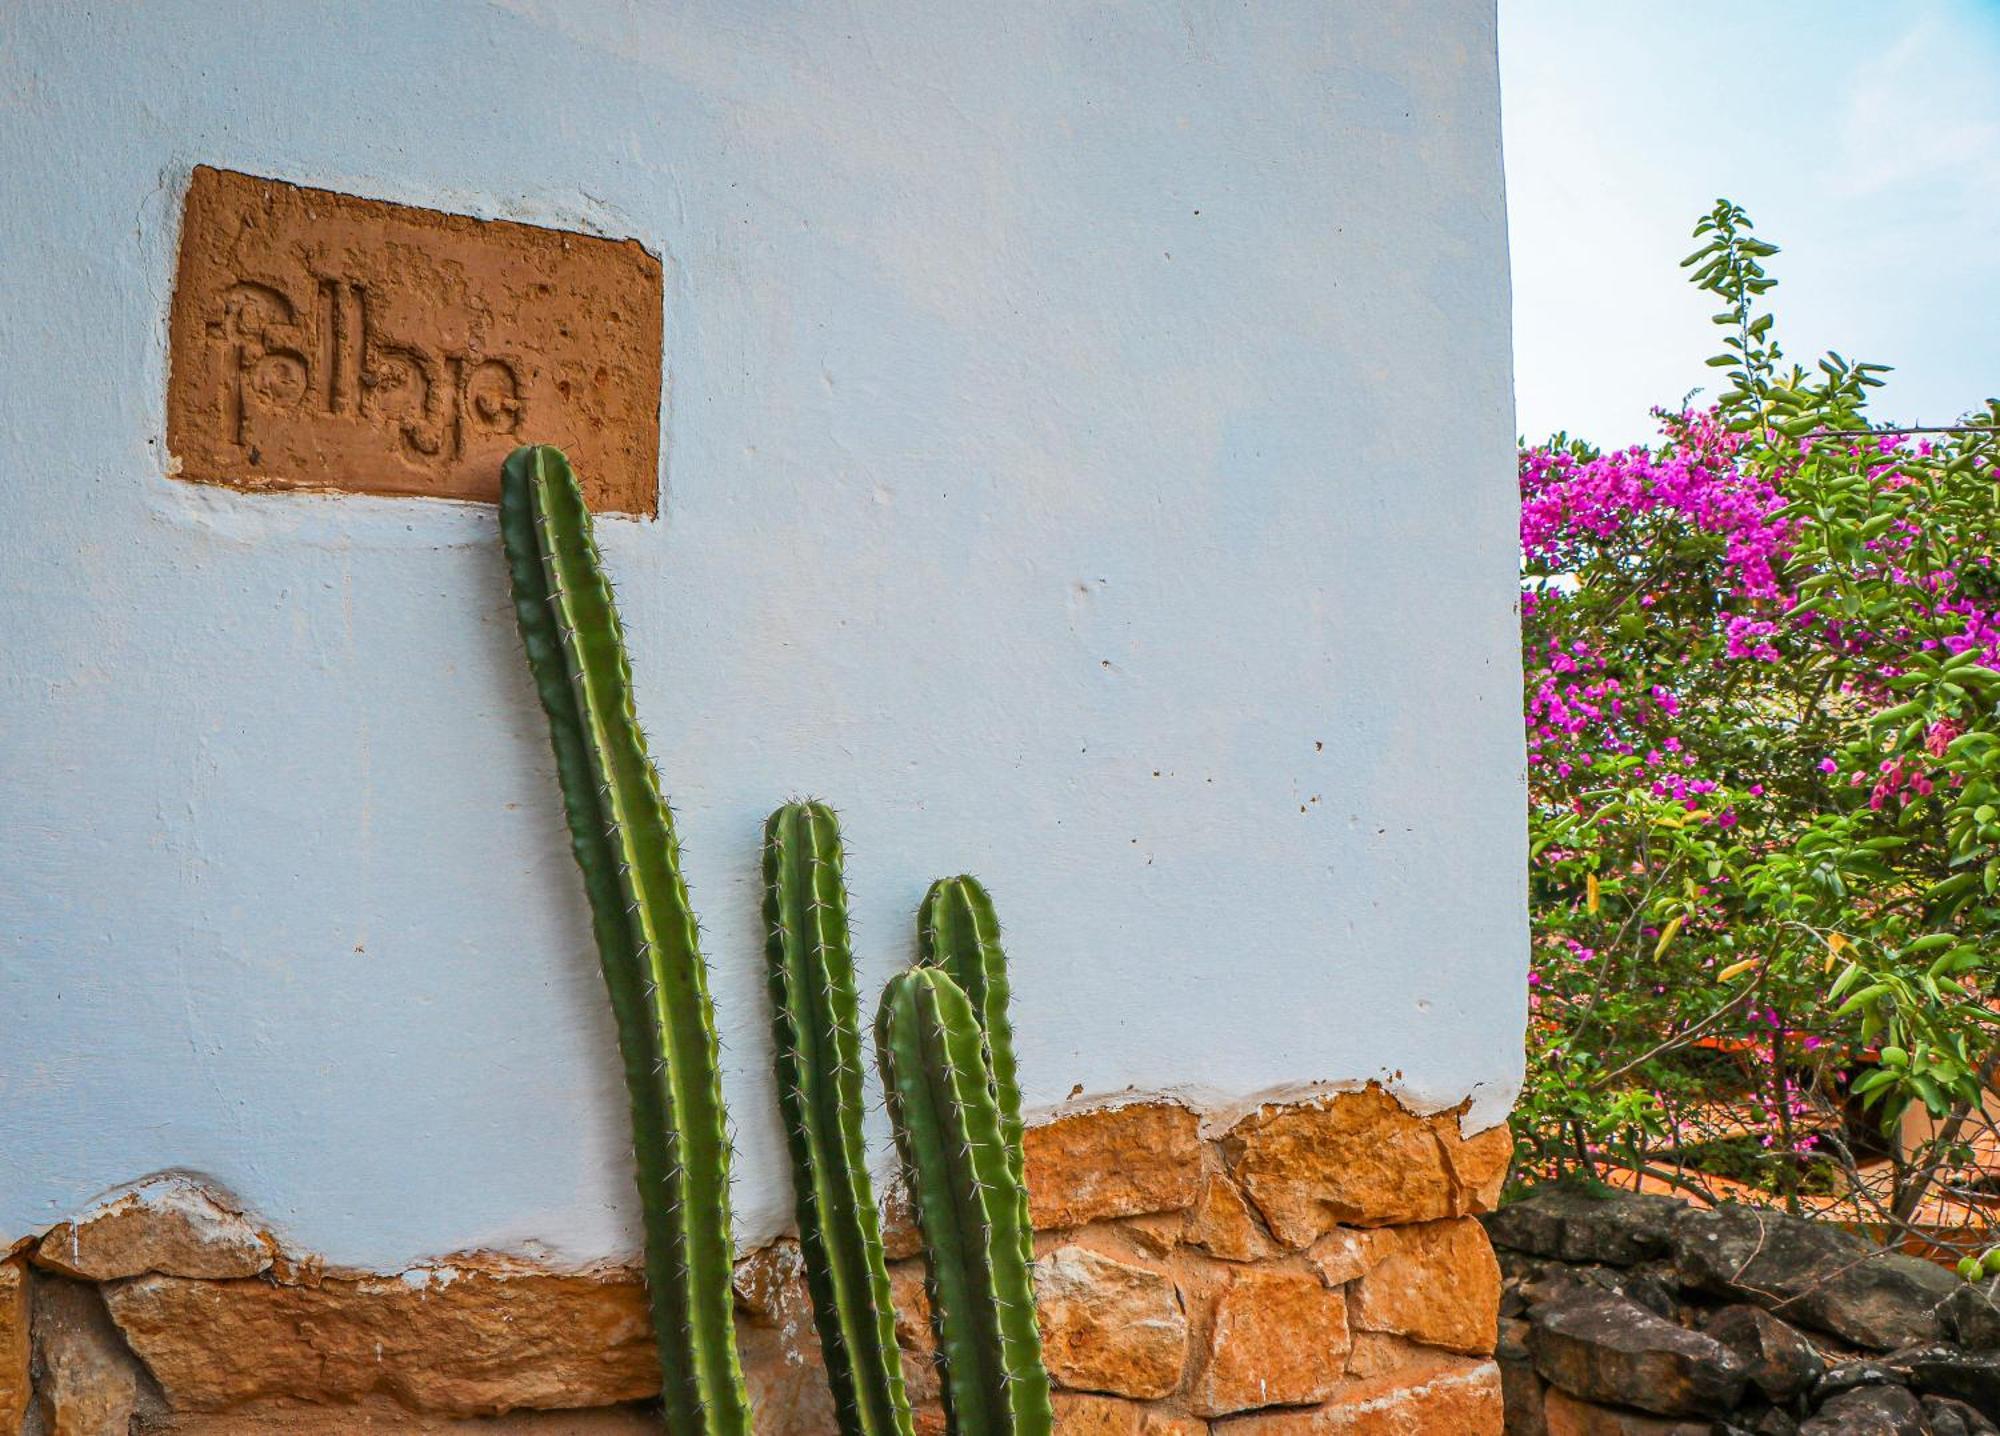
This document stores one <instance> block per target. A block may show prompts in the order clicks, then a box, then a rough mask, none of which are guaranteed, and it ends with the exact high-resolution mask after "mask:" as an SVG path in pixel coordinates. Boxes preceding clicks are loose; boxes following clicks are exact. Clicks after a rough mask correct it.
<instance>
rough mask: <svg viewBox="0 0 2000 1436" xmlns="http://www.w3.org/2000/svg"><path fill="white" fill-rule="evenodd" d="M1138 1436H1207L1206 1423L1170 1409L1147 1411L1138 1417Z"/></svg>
mask: <svg viewBox="0 0 2000 1436" xmlns="http://www.w3.org/2000/svg"><path fill="white" fill-rule="evenodd" d="M1139 1436H1208V1423H1207V1422H1206V1421H1199V1420H1196V1419H1195V1418H1194V1417H1192V1416H1176V1415H1174V1414H1173V1413H1172V1412H1170V1411H1148V1412H1147V1413H1146V1414H1145V1415H1144V1416H1142V1417H1140V1418H1139Z"/></svg>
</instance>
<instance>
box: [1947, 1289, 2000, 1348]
mask: <svg viewBox="0 0 2000 1436" xmlns="http://www.w3.org/2000/svg"><path fill="white" fill-rule="evenodd" d="M1944 1319H1945V1323H1946V1325H1948V1326H1949V1327H1950V1328H1951V1339H1952V1340H1953V1341H1954V1342H1956V1343H1957V1344H1958V1345H1960V1346H1966V1347H1970V1348H1971V1349H1972V1350H1974V1351H1993V1350H1996V1349H2000V1276H1990V1277H1987V1278H1986V1279H1985V1280H1984V1281H1969V1282H1966V1283H1964V1284H1963V1285H1961V1286H1960V1287H1959V1289H1958V1290H1957V1291H1955V1292H1953V1293H1952V1294H1951V1300H1949V1301H1947V1302H1946V1303H1945V1307H1944Z"/></svg>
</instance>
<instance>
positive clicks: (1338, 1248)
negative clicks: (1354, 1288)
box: [1306, 1227, 1396, 1286]
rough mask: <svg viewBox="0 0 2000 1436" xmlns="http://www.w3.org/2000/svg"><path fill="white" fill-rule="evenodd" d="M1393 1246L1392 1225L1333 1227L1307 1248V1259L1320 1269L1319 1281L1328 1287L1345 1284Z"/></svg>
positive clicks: (1394, 1234) (1379, 1258)
mask: <svg viewBox="0 0 2000 1436" xmlns="http://www.w3.org/2000/svg"><path fill="white" fill-rule="evenodd" d="M1395 1245H1396V1232H1395V1229H1394V1228H1392V1227H1335V1228H1334V1229H1333V1230H1332V1231H1330V1232H1328V1233H1327V1234H1326V1235H1325V1236H1323V1237H1321V1238H1320V1239H1319V1240H1318V1241H1316V1242H1314V1243H1313V1244H1312V1245H1311V1246H1309V1247H1307V1248H1306V1260H1307V1261H1309V1262H1311V1263H1312V1264H1313V1265H1314V1266H1315V1267H1317V1268H1318V1269H1319V1276H1320V1280H1321V1281H1323V1282H1325V1283H1326V1284H1327V1285H1328V1286H1344V1285H1346V1284H1347V1283H1348V1282H1350V1281H1353V1280H1354V1279H1355V1278H1356V1277H1358V1276H1360V1275H1361V1274H1362V1273H1363V1272H1365V1271H1367V1270H1368V1269H1369V1268H1370V1267H1372V1266H1374V1265H1375V1263H1376V1262H1378V1261H1380V1260H1381V1259H1382V1258H1383V1257H1385V1256H1387V1255H1388V1254H1389V1253H1390V1252H1391V1251H1392V1250H1394V1249H1395Z"/></svg>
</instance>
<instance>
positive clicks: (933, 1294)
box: [875, 966, 1055, 1436]
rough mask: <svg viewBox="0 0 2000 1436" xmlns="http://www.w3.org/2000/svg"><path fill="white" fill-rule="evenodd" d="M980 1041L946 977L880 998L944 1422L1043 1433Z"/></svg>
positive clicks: (1005, 1168) (1005, 1169)
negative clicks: (921, 1241) (921, 1249)
mask: <svg viewBox="0 0 2000 1436" xmlns="http://www.w3.org/2000/svg"><path fill="white" fill-rule="evenodd" d="M987 1045H988V1044H987V1038H986V1035H985V1033H984V1032H983V1031H982V1030H981V1028H980V1025H979V1020H978V1017H977V1015H976V1014H975V1013H974V1011H973V1007H972V1003H971V1002H970V1000H968V999H967V997H966V995H965V993H964V991H963V990H962V989H961V988H960V987H959V985H958V983H956V982H955V981H953V980H952V977H951V975H950V974H949V973H947V972H946V971H945V970H944V969H942V968H939V967H926V966H918V967H914V968H911V969H910V970H909V971H908V972H904V973H901V974H899V975H898V976H896V977H895V978H893V979H891V980H890V982H889V985H888V987H887V988H886V989H884V991H883V993H882V1006H881V1011H880V1012H879V1014H878V1015H877V1017H876V1023H875V1055H876V1060H877V1061H878V1062H880V1064H881V1067H882V1085H883V1089H884V1092H885V1095H886V1096H887V1097H888V1102H889V1118H890V1121H891V1122H892V1123H893V1124H894V1126H895V1130H896V1146H897V1149H898V1151H899V1152H900V1153H901V1155H902V1159H903V1171H904V1178H905V1180H906V1181H907V1182H908V1183H909V1188H910V1197H911V1201H912V1203H913V1204H914V1205H915V1207H916V1210H917V1225H918V1228H919V1229H920V1230H921V1232H922V1233H923V1239H924V1270H925V1277H926V1282H927V1285H928V1287H929V1291H930V1300H931V1326H932V1329H933V1331H934V1332H935V1333H936V1336H937V1346H938V1352H937V1354H938V1368H939V1374H940V1376H941V1377H942V1378H943V1393H944V1402H945V1417H946V1420H947V1422H948V1424H949V1427H950V1429H951V1430H952V1431H953V1432H954V1433H956V1436H1048V1433H1049V1432H1050V1431H1051V1430H1052V1429H1053V1427H1054V1420H1055V1418H1054V1413H1053V1410H1052V1408H1051V1403H1050V1398H1049V1378H1048V1374H1047V1372H1046V1371H1045V1370H1044V1369H1043V1366H1042V1342H1041V1333H1040V1330H1039V1329H1038V1327H1037V1325H1036V1321H1035V1291H1034V1280H1033V1265H1032V1262H1031V1260H1030V1258H1029V1253H1030V1252H1031V1250H1032V1247H1031V1237H1030V1234H1029V1233H1027V1232H1025V1231H1023V1230H1022V1228H1023V1226H1024V1224H1025V1223H1026V1220H1027V1203H1026V1201H1025V1200H1024V1198H1023V1195H1022V1188H1021V1184H1020V1180H1019V1178H1018V1177H1017V1176H1016V1171H1017V1167H1018V1159H1017V1157H1016V1156H1015V1155H1013V1154H1012V1153H1010V1151H1009V1146H1010V1144H1009V1142H1008V1140H1007V1136H1006V1127H1005V1124H1004V1120H1003V1118H1002V1116H1001V1113H1000V1104H999V1102H998V1100H997V1098H996V1096H995V1091H996V1088H995V1083H994V1080H993V1074H992V1071H991V1069H990V1068H989V1067H988V1065H987V1061H986V1052H987Z"/></svg>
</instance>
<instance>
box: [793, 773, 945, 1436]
mask: <svg viewBox="0 0 2000 1436" xmlns="http://www.w3.org/2000/svg"><path fill="white" fill-rule="evenodd" d="M764 924H765V929H766V932H767V933H768V937H767V939H766V945H765V954H766V956H767V958H768V959H769V975H770V982H771V1010H772V1016H773V1026H774V1028H775V1037H776V1043H775V1046H776V1053H777V1076H778V1101H779V1104H780V1106H781V1107H782V1108H783V1109H784V1116H785V1130H786V1134H787V1137H788V1140H789V1141H790V1143H791V1155H792V1181H793V1187H794V1191H795V1194H796V1203H795V1206H796V1210H797V1213H798V1222H799V1245H800V1248H801V1249H802V1250H803V1252H804V1254H805V1263H806V1281H807V1285H808V1287H809V1288H810V1289H811V1291H812V1306H813V1322H814V1325H815V1326H817V1327H818V1329H819V1343H820V1350H821V1352H822V1353H823V1354H824V1356H825V1359H826V1375H827V1382H828V1384H829V1385H830V1386H831V1387H832V1389H833V1401H834V1409H835V1410H836V1412H837V1413H838V1415H839V1419H840V1429H841V1431H842V1432H843V1433H845V1436H910V1432H911V1429H912V1427H911V1417H910V1402H909V1397H908V1396H907V1394H906V1393H905V1392H904V1389H903V1368H902V1360H901V1357H900V1356H899V1355H898V1352H897V1349H896V1313H895V1309H894V1307H893V1305H892V1304H891V1298H890V1294H889V1272H888V1268H887V1266H886V1264H885V1262H884V1258H883V1254H882V1227H881V1219H880V1217H879V1216H878V1215H877V1213H876V1210H875V1192H874V1188H873V1186H872V1185H871V1184H870V1182H869V1180H868V1154H867V1150H866V1147H865V1145H864V1139H863V1137H862V1133H861V1063H862V1058H861V1032H860V1017H859V1012H860V1004H859V1001H858V999H857V998H856V996H855V989H854V957H853V951H852V949H851V948H850V946H849V944H848V935H847V892H846V887H845V884H844V880H843V878H842V874H841V846H840V825H839V823H838V821H837V820H836V819H835V817H834V815H833V811H832V809H830V808H828V807H827V806H826V805H825V804H823V803H788V804H786V805H785V806H784V807H782V808H780V809H778V811H777V812H775V813H773V814H771V818H770V821H769V822H767V823H766V824H765V825H764Z"/></svg>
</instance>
